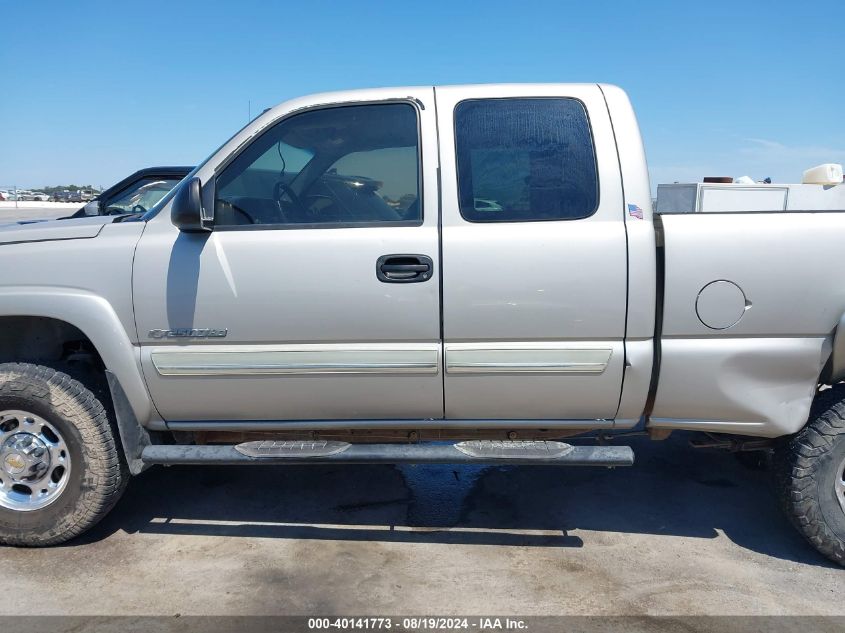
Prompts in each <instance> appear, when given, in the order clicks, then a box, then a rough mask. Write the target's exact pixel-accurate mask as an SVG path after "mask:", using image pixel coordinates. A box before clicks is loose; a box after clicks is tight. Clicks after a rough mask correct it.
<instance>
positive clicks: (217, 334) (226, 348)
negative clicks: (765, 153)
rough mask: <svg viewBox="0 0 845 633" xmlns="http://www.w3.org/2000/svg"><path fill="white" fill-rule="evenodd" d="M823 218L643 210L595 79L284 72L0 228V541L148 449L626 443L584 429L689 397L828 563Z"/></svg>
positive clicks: (540, 451)
mask: <svg viewBox="0 0 845 633" xmlns="http://www.w3.org/2000/svg"><path fill="white" fill-rule="evenodd" d="M843 238H845V213H839V212H824V213H810V212H792V211H790V212H784V211H779V212H772V213H765V212H764V213H726V214H717V213H710V214H688V213H686V214H685V213H679V214H672V213H666V214H663V215H662V216H655V215H654V214H653V213H652V208H651V190H650V186H649V179H648V172H647V168H646V161H645V154H644V151H643V146H642V141H641V139H640V134H639V131H638V127H637V122H636V119H635V117H634V112H633V109H632V108H631V105H630V103H629V101H628V99H627V97H626V96H625V94H624V93H623V92H622V91H621V90H620V89H619V88H616V87H613V86H606V85H596V84H584V85H490V86H456V87H446V88H439V87H438V88H432V87H423V88H389V89H377V90H364V91H354V92H343V93H332V94H322V95H316V96H312V97H307V98H302V99H296V100H294V101H290V102H287V103H284V104H282V105H280V106H278V107H276V108H273V109H270V110H268V111H267V112H265V113H264V114H262V115H261V116H260V117H258V118H257V119H256V120H254V121H252V122H251V123H250V124H248V125H247V127H245V128H244V129H243V130H241V131H240V132H238V133H237V134H236V135H235V136H234V137H232V138H231V139H230V140H229V141H228V142H226V143H225V144H224V145H223V146H222V147H221V148H220V149H218V150H217V151H215V152H214V153H213V154H212V155H211V156H210V157H209V158H208V159H207V160H205V161H204V162H202V163H201V164H200V165H199V166H198V167H197V168H196V169H194V170H193V172H192V173H191V174H189V175H188V176H187V177H186V178H185V179H184V180H183V181H182V182H181V183H180V184H179V185H178V186H177V187H176V188H175V189H174V190H173V191H172V192H171V193H170V194H168V195H167V196H165V198H164V199H163V200H162V201H161V202H160V203H158V204H157V205H156V206H155V207H154V208H152V209H150V210H149V211H148V212H147V213H145V214H144V215H142V216H125V215H122V216H117V217H116V218H115V217H108V216H97V217H91V218H81V219H78V220H65V221H62V222H47V223H40V224H36V225H26V226H20V227H14V228H6V229H3V230H0V267H1V268H2V270H4V271H8V272H7V274H6V275H4V277H3V279H2V284H0V363H4V364H0V541H2V542H4V543H7V544H17V545H46V544H53V543H59V542H62V541H64V540H67V539H69V538H72V537H74V536H76V535H78V534H80V533H81V532H83V531H84V530H86V529H87V528H89V527H90V526H91V525H93V524H94V523H95V522H96V521H98V520H99V519H100V518H101V517H102V516H103V515H104V514H105V513H106V512H107V511H108V509H109V508H110V507H111V506H112V505H113V504H114V503H115V502H116V501H117V499H118V497H119V496H120V493H121V491H122V490H123V487H124V485H125V483H126V480H127V478H128V475H129V473H130V472H131V473H132V474H137V473H139V472H141V471H142V470H143V469H144V468H145V467H147V466H149V465H153V464H246V463H248V464H300V463H321V462H335V463H350V464H351V463H373V462H387V463H394V462H441V463H450V462H474V463H513V464H549V465H555V464H556V465H600V466H625V465H630V464H632V463H633V453H632V451H631V448H630V447H629V446H626V445H624V444H623V443H619V442H618V440H617V442H615V443H611V444H610V445H608V444H607V442H601V443H596V442H595V436H596V433H597V432H601V433H602V435H603V436H607V435H611V436H612V434H614V433H615V432H618V431H629V430H644V431H647V432H648V433H650V434H651V435H652V436H653V437H654V438H660V437H665V435H666V434H667V433H668V432H670V431H671V430H672V429H687V430H699V431H703V432H706V433H708V434H709V437H710V439H711V440H712V441H713V442H716V443H723V444H725V445H728V446H732V447H734V448H763V449H767V450H773V451H774V454H775V469H776V472H777V473H778V478H779V481H780V485H781V488H782V490H783V496H784V504H785V506H786V509H787V512H788V513H789V515H790V516H791V517H792V518H793V519H794V521H795V523H796V525H797V526H798V527H799V529H800V530H801V531H802V532H803V533H804V534H805V535H806V536H807V537H808V539H810V541H811V542H812V543H813V545H814V546H816V547H817V548H818V549H819V550H820V551H822V552H823V553H824V554H826V555H827V556H829V557H831V558H832V559H833V560H836V561H838V562H840V563H843V562H845V482H843V470H845V421H843V420H844V419H845V403H844V402H843V398H845V393H844V392H843V391H842V390H841V389H840V388H839V387H838V386H836V383H838V382H839V381H840V379H842V378H843V377H845V321H844V320H843V319H845V317H843V315H845V283H843V282H842V281H841V280H840V279H839V278H838V277H837V276H836V275H833V274H831V271H833V270H835V269H836V266H837V261H838V259H839V253H840V248H841V244H842V241H843ZM22 262H25V265H22ZM82 270H85V271H86V272H87V274H84V275H83V274H80V271H82ZM830 385H833V387H832V388H831V387H830ZM435 440H436V441H435ZM564 440H566V441H564Z"/></svg>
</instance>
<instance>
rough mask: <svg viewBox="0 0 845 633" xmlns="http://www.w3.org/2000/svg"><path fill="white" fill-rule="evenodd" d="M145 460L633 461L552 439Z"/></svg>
mask: <svg viewBox="0 0 845 633" xmlns="http://www.w3.org/2000/svg"><path fill="white" fill-rule="evenodd" d="M141 459H142V460H143V461H144V463H146V464H165V465H175V464H218V465H240V464H326V463H331V464H400V463H409V464H461V463H465V464H478V463H497V464H503V463H505V464H532V465H548V466H631V465H632V464H633V463H634V452H633V451H632V450H631V447H630V446H573V445H571V444H566V443H564V442H551V441H497V440H470V441H465V442H458V443H445V442H443V443H440V442H438V443H419V444H349V443H347V442H338V441H331V440H314V441H258V442H245V443H243V444H238V445H237V446H232V445H229V446H222V445H221V446H216V445H201V446H194V445H184V446H176V445H163V444H159V445H153V446H147V447H146V448H145V449H144V452H143V453H142V454H141Z"/></svg>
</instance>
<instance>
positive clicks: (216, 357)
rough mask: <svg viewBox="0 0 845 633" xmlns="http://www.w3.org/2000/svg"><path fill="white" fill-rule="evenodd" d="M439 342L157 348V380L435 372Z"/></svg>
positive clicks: (152, 354)
mask: <svg viewBox="0 0 845 633" xmlns="http://www.w3.org/2000/svg"><path fill="white" fill-rule="evenodd" d="M439 348H440V346H439V345H438V344H408V345H385V344H369V345H343V344H340V345H239V346H192V347H178V348H165V347H162V348H156V349H153V350H152V351H151V353H150V357H151V359H152V363H153V366H154V367H155V368H156V371H157V372H158V373H159V375H161V376H256V375H306V374H424V375H431V374H437V373H438V370H439V362H440V358H439V356H440V349H439Z"/></svg>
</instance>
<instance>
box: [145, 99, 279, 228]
mask: <svg viewBox="0 0 845 633" xmlns="http://www.w3.org/2000/svg"><path fill="white" fill-rule="evenodd" d="M265 112H266V111H265ZM262 114H263V113H262ZM260 116H261V115H259V117H260ZM256 118H258V117H256ZM254 121H255V119H253V120H252V121H249V122H248V123H247V124H246V125H244V126H243V127H242V128H241V129H239V130H238V131H237V132H235V133H234V134H232V136H230V137H229V138H227V139H226V142H225V143H223V144H222V145H220V147H218V148H217V149H215V150H214V151H213V152H211V153H210V154H209V155H208V156H206V157H205V158H204V159H203V160H202V161H200V162H199V163H198V164H197V166H196V167H194V168H193V169H192V170H191V173H189V174H188V175H187V176H185V177H184V178H182V180H180V181H179V182H178V183H177V184H176V186H175V187H173V188H172V189H171V190H170V191H168V192H167V195H165V196H164V197H163V198H162V199H161V200H159V201H158V202H157V203H156V205H155V206H153V207H152V208H151V209H150V210H149V211H147V212H146V213H145V214H144V215H142V216H141V218H140V219H141V220H143V221H144V222H146V221H148V220H151V219H152V218H154V217H155V215H156V214H157V213H158V212H159V211H161V208H162V207H163V206H164V205H166V204H167V203H168V202H170V200H171V199H172V198H173V196H175V195H176V192H177V191H178V190H179V185H181V184H182V183H183V182H185V181H186V180H190V179H191V178H193V177H194V176H196V174H197V172H198V171H199V170H200V169H202V167H204V166H205V164H206V163H207V162H208V161H210V160H211V157H212V156H214V155H215V154H216V153H217V152H219V151H220V150H221V149H223V147H225V146H226V144H227V143H228V142H229V141H231V140H232V139H233V138H235V137H236V136H237V135H238V134H240V133H241V132H243V131H244V130H245V129H246V128H248V127H249V126H250V125H252V124H253V122H254Z"/></svg>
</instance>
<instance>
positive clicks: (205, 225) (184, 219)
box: [170, 176, 214, 233]
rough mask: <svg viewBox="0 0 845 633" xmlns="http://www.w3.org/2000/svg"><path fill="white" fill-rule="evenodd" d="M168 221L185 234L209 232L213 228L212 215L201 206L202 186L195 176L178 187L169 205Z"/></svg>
mask: <svg viewBox="0 0 845 633" xmlns="http://www.w3.org/2000/svg"><path fill="white" fill-rule="evenodd" d="M170 220H171V221H172V222H173V224H174V225H176V227H177V228H178V229H179V230H180V231H185V232H186V233H199V232H204V231H211V230H212V229H213V228H214V214H213V212H211V213H208V212H206V210H205V209H204V208H203V206H202V186H201V183H200V179H199V178H197V177H196V176H195V177H193V178H191V179H190V180H189V181H188V182H186V183H183V184H182V186H181V187H179V191H177V192H176V195H174V196H173V202H172V203H171V205H170Z"/></svg>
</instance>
